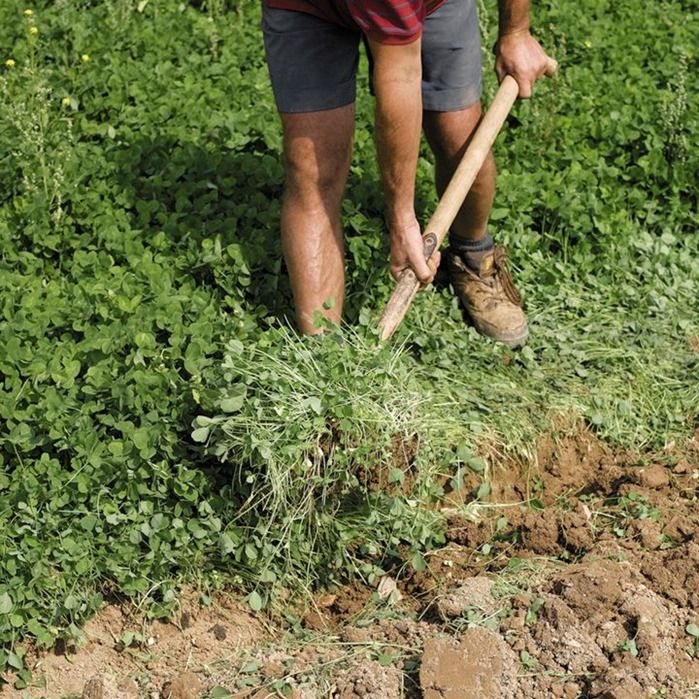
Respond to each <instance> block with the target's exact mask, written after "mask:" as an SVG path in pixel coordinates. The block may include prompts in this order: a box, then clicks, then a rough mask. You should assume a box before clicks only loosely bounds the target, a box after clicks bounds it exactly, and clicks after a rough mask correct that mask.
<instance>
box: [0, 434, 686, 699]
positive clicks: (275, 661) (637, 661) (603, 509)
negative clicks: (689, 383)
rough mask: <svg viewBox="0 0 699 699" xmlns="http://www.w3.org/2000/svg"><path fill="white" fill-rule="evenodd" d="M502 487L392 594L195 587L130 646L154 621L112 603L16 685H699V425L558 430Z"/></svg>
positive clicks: (85, 688) (188, 688)
mask: <svg viewBox="0 0 699 699" xmlns="http://www.w3.org/2000/svg"><path fill="white" fill-rule="evenodd" d="M406 461H409V455H408V457H406ZM492 488H493V493H492V496H491V501H492V503H493V507H492V508H485V509H484V510H483V511H482V512H481V513H480V516H479V517H478V518H477V519H475V520H472V519H466V518H464V517H463V516H461V515H454V516H452V517H451V519H450V520H449V526H448V531H447V538H448V542H447V545H446V546H445V547H444V548H443V549H441V550H439V551H436V552H433V553H432V554H431V555H429V556H428V558H427V561H428V565H427V569H426V570H424V571H422V572H420V573H416V572H414V571H413V572H409V571H408V570H407V567H406V569H405V570H403V571H402V572H401V574H397V575H396V582H397V589H396V590H395V591H394V592H393V593H391V594H388V595H387V596H386V598H385V599H382V598H381V596H380V595H379V593H378V591H377V590H376V589H373V588H368V587H362V586H353V587H346V588H343V589H339V590H335V591H332V592H326V593H324V594H319V595H318V596H317V597H316V599H315V601H314V602H315V603H314V604H313V605H312V608H311V609H309V610H308V612H307V613H306V614H305V616H303V619H302V629H301V630H299V629H296V631H294V632H291V631H289V630H288V629H287V630H286V631H283V630H281V628H280V626H279V625H278V624H276V623H275V622H274V620H271V619H269V618H266V617H263V616H261V615H253V614H251V613H250V612H248V611H246V609H245V608H244V607H243V606H242V605H241V604H240V603H239V602H238V601H236V600H235V598H234V597H233V596H230V595H220V596H218V597H217V598H216V600H215V602H214V604H213V605H212V606H211V607H210V608H208V609H202V608H200V607H199V605H198V604H197V601H196V599H195V596H194V595H193V594H191V595H189V596H188V595H185V596H184V598H183V603H182V611H181V613H180V614H179V615H178V618H177V619H174V620H172V621H171V622H167V623H165V622H162V623H161V622H155V623H150V624H143V622H139V623H140V624H143V625H142V626H138V629H140V630H142V632H143V634H142V635H143V639H144V642H143V643H142V644H140V645H139V646H136V647H132V648H126V649H124V648H123V647H121V646H120V644H119V643H118V640H119V639H120V638H121V637H122V635H123V633H124V631H126V630H129V629H130V630H134V628H135V626H134V624H135V623H136V620H135V619H134V618H133V617H130V616H129V615H128V614H127V613H126V612H125V611H124V610H123V609H121V608H119V607H117V606H114V605H112V606H106V607H105V608H104V609H103V610H102V611H101V612H100V614H98V615H97V616H96V617H95V618H94V619H93V620H91V621H90V622H89V623H88V624H87V627H86V629H85V632H86V635H87V638H88V642H87V644H86V645H84V646H83V647H81V648H68V649H61V650H62V652H60V653H59V652H56V653H53V654H45V655H42V656H41V657H36V658H35V663H36V667H35V676H36V677H37V678H38V679H42V680H43V681H44V682H45V688H40V687H36V688H31V689H29V690H24V691H23V692H18V691H17V690H13V689H11V688H10V686H9V685H5V686H4V687H0V695H1V696H2V697H3V698H4V697H5V696H7V697H8V698H9V697H30V698H34V697H37V698H38V697H50V698H51V699H59V698H62V697H87V699H115V698H117V697H118V698H121V697H123V698H125V699H126V698H129V697H133V698H134V699H135V698H136V697H148V698H149V699H153V698H156V697H170V699H190V697H191V698H192V699H194V698H195V697H205V696H207V693H208V692H210V691H211V690H212V688H214V687H225V688H226V689H228V690H229V691H230V692H231V696H234V697H239V698H240V699H242V698H243V697H249V698H250V699H262V698H263V697H281V696H292V697H294V698H295V699H312V698H314V697H332V698H333V699H355V698H356V699H361V698H363V699H374V698H376V699H398V698H399V697H412V698H415V699H416V698H418V697H423V698H424V699H472V698H474V697H478V698H479V699H532V698H533V699H536V698H539V697H540V698H542V699H548V698H550V697H551V698H553V697H564V698H568V699H573V698H575V697H598V698H600V699H644V698H645V697H648V698H650V697H668V698H672V699H689V698H691V697H699V641H695V639H694V638H693V637H692V636H691V635H690V634H689V633H688V632H687V627H688V625H689V624H699V500H698V497H699V431H697V433H696V434H695V435H694V437H693V438H691V439H689V440H687V441H686V443H685V444H682V445H681V447H678V446H676V445H668V447H666V449H665V450H664V451H663V452H662V453H660V454H657V455H654V456H652V457H649V455H647V454H645V455H643V458H641V455H638V454H634V453H618V452H613V451H612V450H610V449H609V448H608V447H606V446H604V445H603V444H601V443H600V442H599V441H598V440H597V439H596V438H595V437H594V435H593V434H592V433H591V432H589V431H587V430H586V429H577V430H573V431H568V432H563V431H561V432H556V431H552V432H551V434H549V435H546V436H545V437H544V438H542V440H541V441H540V444H539V448H538V450H537V453H536V454H535V455H534V456H533V458H531V459H530V460H529V461H527V462H526V463H518V464H513V463H502V464H501V465H500V466H498V467H497V468H496V469H495V473H494V474H493V482H492ZM384 590H387V591H389V592H390V590H391V586H390V585H387V586H385V588H384ZM8 679H10V678H8ZM283 687H285V688H286V689H284V690H283V691H282V688H283ZM284 692H286V693H284ZM289 692H290V694H289Z"/></svg>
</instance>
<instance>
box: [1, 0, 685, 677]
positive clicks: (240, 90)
mask: <svg viewBox="0 0 699 699" xmlns="http://www.w3.org/2000/svg"><path fill="white" fill-rule="evenodd" d="M231 5H232V4H231V3H224V2H219V1H212V2H207V3H205V4H204V3H202V2H195V1H194V0H193V1H192V2H181V3H162V2H157V3H156V2H154V1H153V0H150V2H149V1H146V0H128V1H126V0H124V1H121V0H118V1H117V0H106V1H105V2H101V3H93V2H90V3H74V2H70V1H69V0H56V2H54V3H39V4H38V5H37V7H36V8H35V9H34V11H33V14H31V15H25V13H24V10H25V9H27V8H26V6H25V5H24V4H23V3H20V2H18V0H9V1H6V2H3V3H0V44H1V45H2V46H3V47H5V48H4V49H3V50H4V55H3V57H2V65H0V90H1V94H2V99H1V100H0V117H2V123H3V126H4V128H3V129H2V130H0V165H1V167H0V191H1V193H0V309H1V312H0V376H1V379H0V417H1V418H2V421H3V429H2V430H0V646H1V647H2V651H0V668H4V667H12V668H14V669H21V666H22V665H23V656H22V652H21V644H20V643H19V641H20V639H22V638H25V637H27V636H32V637H34V638H35V639H36V641H37V643H38V645H39V646H41V647H45V646H48V645H50V644H51V643H52V642H53V641H54V639H55V638H56V637H58V636H63V637H74V638H78V637H79V636H80V624H81V622H82V621H83V620H84V619H85V618H86V617H87V616H88V615H90V614H91V613H92V612H93V611H94V610H95V609H96V608H98V607H99V605H100V604H101V603H102V601H103V599H104V597H105V596H106V595H114V594H120V595H126V596H128V597H130V598H132V599H134V600H135V601H136V602H137V604H138V605H139V606H140V607H142V608H143V609H148V610H149V611H150V613H151V614H153V615H156V616H163V615H166V614H168V612H169V611H170V610H172V609H173V608H174V607H175V605H176V603H177V601H176V599H177V588H178V585H179V582H180V580H182V579H183V578H184V579H196V580H198V581H201V585H202V590H203V594H204V595H205V596H206V591H207V589H215V588H216V587H219V586H221V585H224V584H233V585H236V586H240V587H244V588H245V590H246V592H247V593H248V594H249V595H250V596H249V598H248V599H249V601H250V603H251V605H252V606H253V607H261V606H263V605H264V604H265V603H266V602H268V600H269V599H271V598H272V597H273V595H274V593H275V592H276V591H278V590H280V589H282V587H283V586H284V585H291V586H296V587H297V588H300V592H303V591H304V588H305V587H306V586H311V585H317V584H319V583H321V582H327V581H332V580H338V579H341V578H346V577H350V576H361V577H363V578H364V579H366V580H375V579H376V578H378V577H380V576H381V575H382V574H383V573H384V572H385V571H386V570H387V569H388V568H389V567H390V566H396V567H400V566H403V565H406V562H407V564H408V565H413V566H415V567H420V566H421V565H424V555H425V552H426V551H427V550H428V549H429V548H430V547H433V546H438V545H439V544H440V542H441V532H440V521H441V517H442V516H443V515H440V514H439V512H438V511H437V510H438V506H439V505H440V504H443V503H444V502H445V492H444V490H445V488H446V487H447V484H451V487H452V488H453V491H458V498H453V501H452V502H449V503H448V504H449V506H450V507H454V508H458V507H461V505H460V504H459V503H460V502H462V501H468V500H469V499H478V498H480V499H481V500H483V501H485V500H487V499H488V498H490V497H491V496H490V495H489V484H488V480H489V478H490V475H491V473H492V472H493V471H494V470H495V469H497V468H498V461H499V458H500V457H501V456H503V455H517V456H518V457H519V459H520V461H522V462H523V463H526V462H527V460H531V459H533V458H534V456H533V455H534V444H535V440H536V436H537V435H538V434H539V433H540V432H541V430H542V429H545V428H546V427H548V424H549V422H550V420H551V419H552V418H554V417H556V418H560V422H561V423H562V424H576V422H577V421H580V420H583V421H585V422H586V423H587V424H590V425H591V426H592V427H593V429H594V430H595V431H596V432H597V434H598V435H599V436H600V437H601V438H603V439H605V440H607V441H609V442H613V443H615V444H618V445H622V446H626V447H631V446H632V447H634V448H637V449H642V448H644V447H650V448H653V447H655V446H662V445H663V444H665V443H667V442H668V441H670V440H671V439H674V438H678V439H679V438H681V437H682V436H686V435H687V434H688V432H691V431H693V430H694V428H695V427H696V421H697V419H698V417H699V414H698V413H697V406H699V384H698V383H697V381H696V373H697V369H698V366H699V365H698V364H697V362H698V355H697V353H696V351H695V350H693V349H692V346H691V338H695V337H696V336H697V335H699V326H698V324H697V316H696V299H697V297H698V296H699V266H698V265H699V263H698V262H697V261H698V260H699V254H698V253H699V247H698V245H699V242H698V240H697V236H696V235H695V234H694V231H695V230H696V227H697V223H698V220H697V213H696V182H695V173H696V171H697V153H696V149H694V150H693V149H691V148H685V145H686V144H691V143H695V142H696V141H697V139H698V138H699V134H698V133H697V124H699V120H698V119H697V111H696V110H697V104H696V101H692V100H690V99H687V98H685V96H684V95H685V92H684V91H685V90H686V89H687V88H686V84H687V83H686V80H687V79H688V78H687V77H686V76H689V75H691V74H693V72H696V71H695V67H696V66H695V63H696V57H695V49H694V48H693V47H694V44H695V41H694V37H695V35H696V33H697V32H696V27H695V25H696V20H692V21H686V13H684V12H683V10H682V7H681V4H679V3H658V4H656V5H652V4H651V5H647V6H644V8H643V12H640V11H639V10H638V8H637V7H636V6H635V5H633V4H632V3H629V2H621V3H617V4H615V5H614V6H612V7H610V6H609V4H608V3H602V2H601V0H599V1H598V0H594V1H593V2H591V3H588V4H586V5H585V6H584V7H583V6H582V5H581V6H576V5H571V4H570V3H566V4H563V5H560V4H551V5H550V6H547V7H543V6H542V7H540V8H537V10H536V14H537V31H538V32H539V33H540V34H541V35H543V36H544V39H545V43H547V45H551V46H557V47H558V48H559V54H558V57H559V59H560V61H561V75H560V77H559V78H558V80H557V81H556V82H555V83H553V82H550V83H542V84H541V85H540V86H537V91H536V99H535V100H532V101H531V102H529V103H523V104H520V105H518V107H517V108H516V109H515V111H514V113H513V116H512V119H511V120H510V126H509V127H508V128H507V129H506V130H505V131H504V132H503V134H502V136H501V138H500V140H499V143H498V144H497V154H498V160H499V171H500V178H499V189H498V194H497V201H496V206H495V209H494V211H493V216H492V223H491V227H492V232H493V233H494V234H495V235H496V236H497V237H498V239H499V241H501V242H503V243H506V244H508V245H509V247H510V249H511V252H512V261H513V264H514V267H516V268H517V270H518V283H519V284H520V285H521V287H522V288H523V290H524V292H525V294H526V297H527V304H528V313H529V317H530V321H531V328H532V338H531V343H530V345H529V346H528V347H527V348H525V349H524V350H523V351H522V352H520V353H516V354H515V353H512V352H511V351H510V350H508V349H506V348H503V347H499V346H496V345H493V344H492V343H489V342H487V341H484V340H483V339H482V338H479V337H477V336H476V335H475V333H474V332H473V331H471V330H469V329H467V328H465V327H464V324H463V317H462V315H461V313H460V311H459V309H458V307H457V306H456V303H455V301H454V300H453V297H452V296H451V294H450V292H449V291H448V290H447V289H444V288H442V289H432V290H430V291H428V292H425V293H423V294H421V295H420V296H419V297H418V298H417V299H416V302H415V304H414V307H413V308H412V309H411V311H410V315H409V317H408V318H407V319H406V322H405V324H404V325H403V327H402V328H401V330H400V332H399V335H398V338H397V344H396V345H395V346H394V345H391V346H387V347H383V348H377V347H376V345H375V342H374V339H375V338H374V335H373V333H372V331H371V328H372V326H373V324H374V322H375V313H376V310H377V309H378V308H379V307H380V306H381V305H382V304H383V302H384V301H385V299H386V297H387V295H388V293H389V291H390V288H391V282H390V280H389V278H388V276H387V274H386V272H385V267H386V257H387V242H386V237H385V235H384V233H383V229H382V224H381V201H380V196H379V187H378V177H377V173H376V166H375V162H374V159H373V155H372V148H373V144H372V138H371V127H370V119H371V114H372V112H373V108H372V102H371V99H370V98H369V97H368V95H367V94H366V91H365V90H364V89H363V88H365V87H366V82H367V80H366V75H365V74H362V75H361V77H360V79H359V83H360V88H362V89H361V90H360V95H359V99H358V103H357V120H358V127H357V130H356V151H355V159H354V161H353V163H352V169H351V175H350V184H349V189H348V191H350V192H351V196H349V197H348V198H347V201H346V202H345V204H344V206H343V214H344V218H345V223H346V230H347V236H346V242H347V251H348V253H347V257H348V260H347V265H348V280H350V282H351V285H352V286H351V289H349V290H348V291H349V293H348V301H347V317H348V319H349V320H350V321H351V323H352V325H353V327H354V330H352V331H350V330H348V329H343V330H342V331H341V332H339V333H337V334H335V335H332V336H330V337H327V338H324V339H322V340H315V341H314V340H310V339H309V340H302V339H299V338H297V337H296V336H295V335H294V333H293V332H291V331H289V330H288V329H287V328H286V325H285V323H286V319H287V317H288V315H289V313H290V308H291V297H290V293H289V288H288V283H287V281H286V278H285V275H284V274H283V271H282V265H281V262H280V245H279V241H278V234H277V230H278V217H279V197H280V191H281V180H282V168H281V164H280V145H281V138H280V129H279V125H278V122H277V120H276V119H273V118H269V115H270V114H272V113H273V112H274V105H273V99H272V95H271V91H270V89H269V84H268V75H267V70H266V67H265V65H264V58H263V53H262V49H261V42H260V38H259V36H258V29H257V27H258V24H259V18H260V17H259V15H260V7H259V3H255V2H251V1H249V0H244V1H242V2H236V3H235V7H232V6H231ZM481 20H482V22H483V25H484V31H485V34H486V40H485V41H484V47H485V48H486V49H487V48H488V46H490V45H491V43H492V38H493V32H494V30H495V27H494V23H493V21H492V16H491V15H487V14H486V13H482V16H481ZM32 27H34V28H35V29H36V31H35V32H33V31H32ZM96 28H99V30H96ZM631 32H633V35H634V37H635V38H636V39H637V40H636V41H634V42H633V44H632V45H630V46H629V43H628V41H626V37H627V36H628V35H629V34H630V33H631ZM668 33H670V34H671V35H672V46H673V47H674V48H673V50H672V51H665V52H658V51H657V46H659V45H666V40H667V36H668ZM615 37H616V38H619V40H615ZM678 56H685V58H680V59H679V61H680V62H679V70H678ZM619 64H623V65H624V66H625V71H622V72H620V71H615V70H609V69H608V67H609V65H619ZM658 85H661V86H671V88H672V91H671V92H669V91H668V90H663V89H659V88H658ZM494 87H495V82H494V79H493V77H492V75H490V74H487V75H486V84H485V94H486V96H488V95H491V94H492V93H493V90H494ZM431 167H432V166H431V156H430V155H429V154H428V153H427V151H426V150H423V152H422V155H421V158H420V162H419V168H418V169H419V177H420V182H419V183H418V193H417V198H418V203H419V205H420V207H421V209H422V211H423V213H426V212H427V211H428V210H430V209H431V207H432V206H433V205H434V200H435V195H434V192H433V187H432V183H431V180H432V177H431V175H432V170H431ZM193 421H195V423H194V427H193V431H192V430H191V429H190V425H191V424H192V422H193ZM466 482H469V483H470V482H474V483H475V485H474V486H473V489H472V491H470V490H469V491H468V492H464V491H466V488H465V487H464V486H463V484H464V483H466ZM424 504H429V505H430V506H431V508H432V509H430V508H425V507H423V505H424ZM481 506H483V503H482V502H481V504H477V505H475V506H474V505H473V504H471V505H468V504H467V505H466V507H468V508H470V509H468V512H475V511H477V510H478V508H479V507H481ZM614 506H616V505H614ZM623 507H624V508H626V511H625V514H624V516H626V514H629V513H633V512H636V513H643V511H642V510H641V509H639V508H643V507H646V508H647V504H644V503H641V502H639V501H630V502H628V503H625V504H624V505H623ZM651 509H652V508H651ZM645 512H646V514H647V515H648V516H653V514H652V512H651V511H650V509H648V508H647V509H646V511H645ZM529 565H530V564H529V563H528V562H526V561H523V560H519V559H511V560H510V562H509V564H508V567H507V568H506V573H507V574H510V573H511V574H513V575H515V574H516V575H520V576H525V577H526V575H529V574H531V575H533V574H534V573H533V572H531V573H530V571H529V567H528V566H529ZM20 680H21V681H26V677H25V678H24V679H23V678H22V677H20Z"/></svg>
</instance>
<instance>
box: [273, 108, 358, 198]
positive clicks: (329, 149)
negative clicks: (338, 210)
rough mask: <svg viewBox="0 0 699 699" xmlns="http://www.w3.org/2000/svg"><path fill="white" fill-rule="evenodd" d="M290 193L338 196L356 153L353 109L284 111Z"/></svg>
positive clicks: (307, 196)
mask: <svg viewBox="0 0 699 699" xmlns="http://www.w3.org/2000/svg"><path fill="white" fill-rule="evenodd" d="M282 121H283V123H284V171H285V188H286V191H287V194H291V195H295V196H298V197H302V198H310V199H313V198H317V197H321V198H322V199H323V200H327V199H328V198H332V199H338V200H339V198H340V197H341V196H342V192H343V191H344V187H345V181H346V179H347V173H348V171H349V165H350V159H351V156H352V130H353V123H354V122H353V109H352V107H351V106H348V107H342V108H339V109H337V110H328V111H326V112H315V113H308V114H294V115H282Z"/></svg>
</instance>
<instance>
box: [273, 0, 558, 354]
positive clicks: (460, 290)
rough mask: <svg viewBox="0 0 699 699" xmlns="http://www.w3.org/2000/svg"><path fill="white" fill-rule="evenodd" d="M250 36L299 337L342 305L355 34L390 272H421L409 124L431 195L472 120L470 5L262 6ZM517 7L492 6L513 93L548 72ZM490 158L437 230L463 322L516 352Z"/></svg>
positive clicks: (428, 276)
mask: <svg viewBox="0 0 699 699" xmlns="http://www.w3.org/2000/svg"><path fill="white" fill-rule="evenodd" d="M263 3H264V5H263V31H264V38H265V49H266V55H267V62H268V65H269V70H270V75H271V79H272V86H273V90H274V94H275V99H276V102H277V107H278V109H279V112H280V115H281V120H282V125H283V131H284V168H285V187H284V198H283V203H282V220H281V229H282V246H283V250H284V256H285V259H286V263H287V267H288V270H289V276H290V280H291V286H292V290H293V294H294V302H295V306H296V315H297V320H298V325H299V329H300V330H301V331H302V332H304V333H315V332H318V331H319V330H318V328H317V327H316V324H315V322H314V316H315V314H316V313H317V312H318V311H320V312H321V313H322V314H323V315H324V316H326V317H327V318H329V319H330V320H332V321H335V322H337V321H339V319H340V317H341V314H342V304H343V299H344V283H345V278H344V247H343V236H342V227H341V221H340V210H341V201H342V196H343V192H344V188H345V184H346V181H347V174H348V170H349V165H350V158H351V149H352V134H353V125H354V99H355V74H356V69H357V63H358V49H359V44H360V39H361V38H362V37H364V39H365V41H366V43H367V46H368V49H369V51H370V55H371V58H372V64H373V72H372V79H373V88H374V92H375V95H376V120H375V140H376V149H377V155H378V160H379V166H380V170H381V178H382V184H383V189H384V196H385V205H386V221H387V224H388V228H389V232H390V237H391V260H390V271H391V274H392V275H393V276H394V277H395V278H398V277H399V276H400V274H401V272H402V271H403V270H404V269H406V268H411V269H412V270H413V271H414V272H415V274H416V276H417V278H418V279H419V280H420V282H422V283H423V284H428V283H429V282H431V281H432V279H433V277H434V272H435V267H436V264H437V263H438V262H439V256H438V255H436V256H435V257H436V259H435V260H434V263H433V264H432V266H429V265H428V264H427V263H426V262H425V260H424V256H423V245H422V238H421V232H420V225H419V223H418V221H417V218H416V215H415V210H414V193H415V174H416V167H417V158H418V150H419V144H420V134H421V129H424V131H425V136H426V138H427V141H428V143H429V145H430V147H431V149H432V151H433V152H434V155H435V163H436V167H435V170H436V184H437V189H438V192H439V194H440V195H441V194H442V192H443V191H444V189H445V188H446V186H447V184H448V183H449V180H450V178H451V175H452V173H453V172H454V170H455V168H456V166H457V165H458V163H459V161H460V158H461V156H462V155H463V152H464V150H465V148H466V145H467V144H468V140H469V137H470V135H471V134H472V132H473V130H474V129H475V127H476V126H477V124H478V121H479V119H480V116H481V103H480V95H481V49H480V36H479V27H478V18H477V14H476V7H475V0H263ZM529 5H530V2H529V0H499V20H500V21H499V38H498V41H497V44H496V46H495V55H496V59H495V69H496V71H497V74H498V76H499V77H500V79H502V78H503V77H504V76H505V75H507V74H510V75H512V76H513V77H514V78H515V79H516V80H517V83H518V84H519V88H520V91H519V96H520V97H522V98H527V97H529V96H530V95H531V92H532V85H533V83H534V82H535V81H536V80H537V79H538V78H539V77H541V76H542V75H543V74H544V73H545V72H547V71H548V70H549V69H550V67H551V63H552V59H550V58H549V57H547V56H546V54H545V53H544V51H543V49H542V48H541V46H540V45H539V44H538V42H537V41H536V40H535V39H534V38H533V37H532V36H531V34H530V32H529ZM494 191H495V161H494V159H493V156H492V153H491V154H490V155H489V156H488V158H487V160H486V162H485V164H484V165H483V167H482V169H481V171H480V173H479V175H478V177H477V178H476V181H475V182H474V184H473V186H472V188H471V190H470V192H469V194H468V196H467V197H466V200H465V202H464V204H463V207H462V208H461V210H460V212H459V214H458V215H457V217H456V220H455V221H454V224H453V226H452V228H451V231H450V235H449V242H450V245H449V250H448V252H447V266H448V269H449V274H450V278H451V281H452V284H453V286H454V288H455V290H456V292H457V294H458V295H459V298H460V299H461V302H462V304H463V305H464V307H465V309H466V311H467V312H468V313H469V315H470V317H471V319H472V321H473V323H474V325H475V327H476V328H477V329H478V331H479V332H481V333H482V334H484V335H487V336H489V337H491V338H493V339H494V340H497V341H500V342H504V343H506V344H508V345H509V346H511V347H517V346H520V345H522V344H524V342H525V341H526V339H527V336H528V327H527V320H526V317H525V315H524V312H523V311H522V308H521V300H520V298H519V294H518V293H517V291H516V289H515V287H514V285H513V284H512V281H511V279H510V278H509V275H508V272H507V269H506V268H505V265H504V249H503V248H501V247H500V246H496V245H495V244H494V242H493V240H492V238H491V237H490V235H489V234H488V231H487V222H488V216H489V213H490V209H491V206H492V202H493V195H494Z"/></svg>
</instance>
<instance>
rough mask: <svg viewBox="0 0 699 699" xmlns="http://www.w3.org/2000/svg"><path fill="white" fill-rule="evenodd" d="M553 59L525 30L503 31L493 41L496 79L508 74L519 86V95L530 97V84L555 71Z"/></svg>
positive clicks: (525, 97)
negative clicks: (495, 40) (505, 32)
mask: <svg viewBox="0 0 699 699" xmlns="http://www.w3.org/2000/svg"><path fill="white" fill-rule="evenodd" d="M556 65H557V64H556V61H555V60H554V59H553V58H551V57H550V56H547V55H546V53H545V51H544V49H542V48H541V45H540V44H539V42H538V41H537V40H536V39H535V38H534V37H533V36H532V35H531V34H530V33H529V30H528V29H524V30H521V31H516V32H511V33H508V34H503V35H502V36H500V38H499V39H498V41H497V43H496V44H495V72H496V73H497V75H498V79H499V80H502V79H503V78H504V77H505V76H506V75H511V76H512V77H513V78H514V79H515V80H516V81H517V84H518V85H519V96H520V97H521V98H523V99H527V98H529V97H531V96H532V87H533V85H534V83H535V82H536V81H537V80H538V79H539V78H540V77H541V76H542V75H553V74H554V73H555V72H556Z"/></svg>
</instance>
